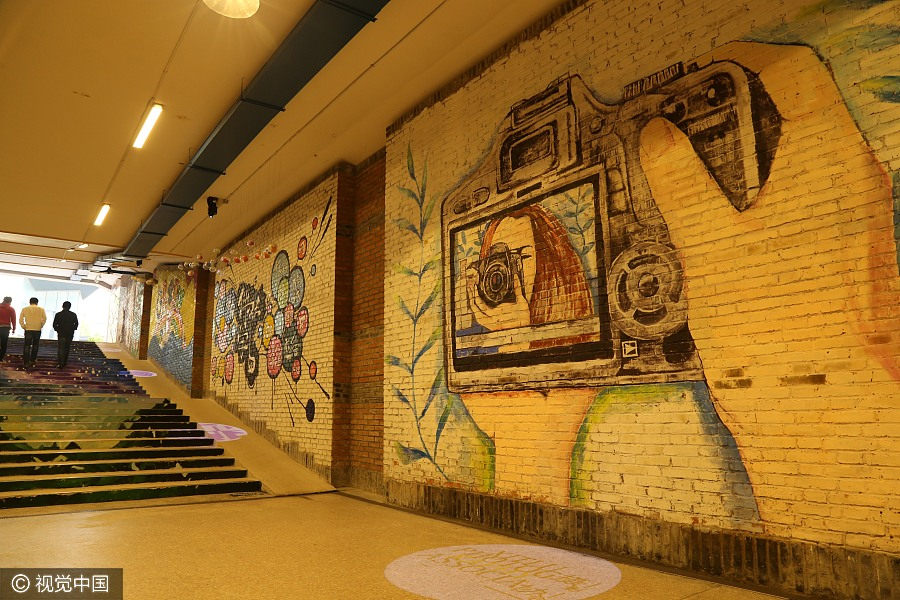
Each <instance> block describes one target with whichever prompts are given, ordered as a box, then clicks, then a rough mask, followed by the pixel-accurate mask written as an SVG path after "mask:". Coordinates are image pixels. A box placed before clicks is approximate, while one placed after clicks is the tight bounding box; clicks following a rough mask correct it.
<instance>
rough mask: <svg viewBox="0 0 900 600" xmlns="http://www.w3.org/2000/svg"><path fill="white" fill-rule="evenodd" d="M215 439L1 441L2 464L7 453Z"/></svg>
mask: <svg viewBox="0 0 900 600" xmlns="http://www.w3.org/2000/svg"><path fill="white" fill-rule="evenodd" d="M214 442H215V440H214V439H212V438H208V437H189V438H129V439H125V440H117V439H112V440H110V439H105V440H104V439H94V440H68V439H62V440H45V441H41V440H37V441H31V442H29V441H26V440H11V441H10V440H6V441H0V462H2V461H3V456H4V455H5V454H6V453H7V452H16V451H19V452H25V451H40V452H42V451H45V450H116V449H119V448H171V447H182V448H183V447H195V446H212V445H213V443H214Z"/></svg>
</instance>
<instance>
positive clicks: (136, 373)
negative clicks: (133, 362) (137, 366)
mask: <svg viewBox="0 0 900 600" xmlns="http://www.w3.org/2000/svg"><path fill="white" fill-rule="evenodd" d="M128 372H129V373H131V375H132V376H134V377H156V373H154V372H153V371H137V370H134V369H132V370H130V371H128Z"/></svg>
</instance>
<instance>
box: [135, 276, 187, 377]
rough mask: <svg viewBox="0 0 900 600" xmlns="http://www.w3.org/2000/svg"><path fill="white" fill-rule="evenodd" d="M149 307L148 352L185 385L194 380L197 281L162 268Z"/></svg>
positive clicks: (148, 354)
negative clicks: (192, 370) (192, 378)
mask: <svg viewBox="0 0 900 600" xmlns="http://www.w3.org/2000/svg"><path fill="white" fill-rule="evenodd" d="M155 277H156V279H157V281H158V283H157V284H156V285H155V286H154V288H153V307H152V309H151V311H150V344H149V346H148V348H147V356H149V357H150V358H152V359H153V360H155V361H156V362H157V363H159V364H160V365H162V366H163V367H164V368H165V369H166V371H168V372H169V373H171V375H172V376H173V377H174V378H175V379H177V380H178V381H179V382H181V383H183V384H184V385H188V386H189V385H190V384H191V367H192V364H193V358H194V310H195V304H196V295H197V282H196V280H195V279H194V277H193V276H191V275H189V274H188V273H184V272H182V271H178V270H175V269H169V268H164V269H159V270H158V271H157V273H156V275H155Z"/></svg>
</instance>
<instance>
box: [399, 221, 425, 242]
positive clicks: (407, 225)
mask: <svg viewBox="0 0 900 600" xmlns="http://www.w3.org/2000/svg"><path fill="white" fill-rule="evenodd" d="M394 223H396V224H397V227H399V228H400V229H406V230H407V231H412V232H413V233H414V234H416V237H417V238H419V239H420V240H421V239H422V234H421V233H419V230H418V229H417V228H416V226H415V225H413V224H412V223H410V222H409V219H403V218H400V219H394Z"/></svg>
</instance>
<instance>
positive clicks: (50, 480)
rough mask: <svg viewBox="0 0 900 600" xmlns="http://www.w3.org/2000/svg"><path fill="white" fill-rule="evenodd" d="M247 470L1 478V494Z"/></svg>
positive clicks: (236, 474) (235, 475) (237, 475)
mask: <svg viewBox="0 0 900 600" xmlns="http://www.w3.org/2000/svg"><path fill="white" fill-rule="evenodd" d="M246 477H247V470H246V469H242V468H239V467H211V468H204V469H165V470H162V469H159V470H153V471H149V470H147V471H130V472H122V471H119V472H113V473H95V474H81V473H70V474H65V475H42V476H37V477H35V476H30V477H27V478H24V479H23V478H21V477H0V492H11V491H21V490H39V489H40V490H47V489H54V490H55V489H64V488H79V487H81V488H83V487H94V486H108V485H122V484H126V483H154V482H163V481H201V480H204V479H242V478H246Z"/></svg>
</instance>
